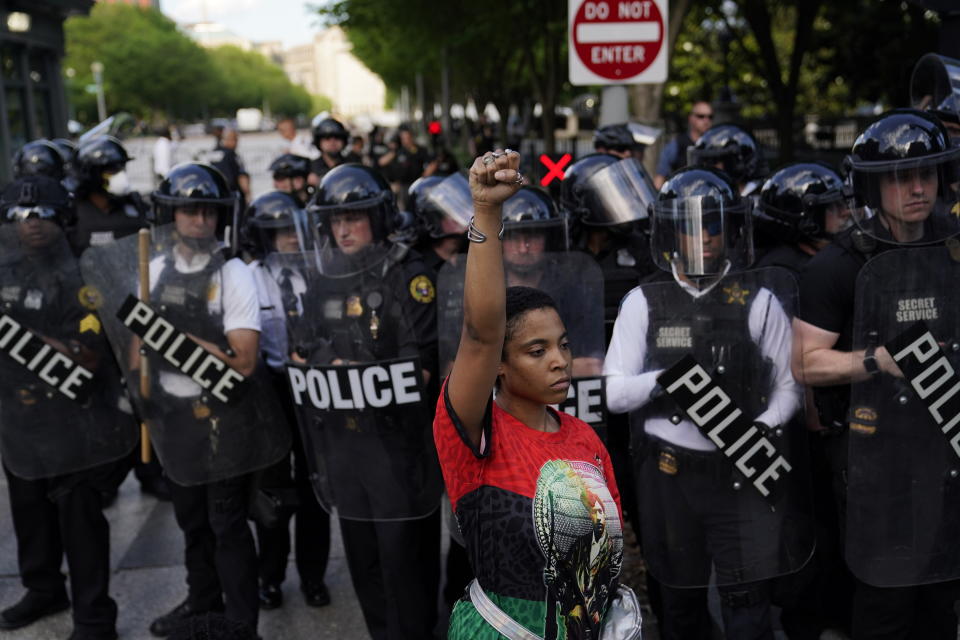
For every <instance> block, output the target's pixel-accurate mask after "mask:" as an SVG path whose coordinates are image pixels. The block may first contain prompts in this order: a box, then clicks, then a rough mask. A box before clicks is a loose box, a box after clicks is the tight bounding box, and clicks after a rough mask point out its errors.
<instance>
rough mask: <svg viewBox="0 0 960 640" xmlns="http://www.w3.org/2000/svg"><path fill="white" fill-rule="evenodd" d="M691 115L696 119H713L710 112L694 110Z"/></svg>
mask: <svg viewBox="0 0 960 640" xmlns="http://www.w3.org/2000/svg"><path fill="white" fill-rule="evenodd" d="M691 115H692V116H693V117H694V118H697V119H698V120H713V114H712V113H696V112H695V113H693V114H691Z"/></svg>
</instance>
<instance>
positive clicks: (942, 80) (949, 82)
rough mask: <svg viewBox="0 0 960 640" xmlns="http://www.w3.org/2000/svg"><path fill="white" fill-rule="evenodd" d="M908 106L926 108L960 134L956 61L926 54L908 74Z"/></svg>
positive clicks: (959, 65) (953, 133)
mask: <svg viewBox="0 0 960 640" xmlns="http://www.w3.org/2000/svg"><path fill="white" fill-rule="evenodd" d="M910 106H912V107H913V108H914V109H919V110H920V111H927V112H929V113H931V114H932V115H933V116H935V117H936V118H938V119H939V120H940V122H942V123H943V124H944V126H945V127H947V131H948V132H949V133H950V135H951V136H952V137H958V136H960V60H955V59H953V58H948V57H946V56H941V55H937V54H935V53H928V54H926V55H925V56H923V57H922V58H920V59H919V60H918V61H917V64H916V65H915V66H914V67H913V73H912V74H911V76H910Z"/></svg>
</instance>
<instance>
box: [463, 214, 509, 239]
mask: <svg viewBox="0 0 960 640" xmlns="http://www.w3.org/2000/svg"><path fill="white" fill-rule="evenodd" d="M474 219H475V216H471V217H470V224H469V225H468V226H467V240H469V241H470V242H476V243H477V244H482V243H484V242H486V241H487V234H485V233H484V232H482V231H480V229H477V225H475V224H474V223H473V221H474ZM497 238H499V239H501V240H503V220H501V221H500V231H499V232H498V233H497Z"/></svg>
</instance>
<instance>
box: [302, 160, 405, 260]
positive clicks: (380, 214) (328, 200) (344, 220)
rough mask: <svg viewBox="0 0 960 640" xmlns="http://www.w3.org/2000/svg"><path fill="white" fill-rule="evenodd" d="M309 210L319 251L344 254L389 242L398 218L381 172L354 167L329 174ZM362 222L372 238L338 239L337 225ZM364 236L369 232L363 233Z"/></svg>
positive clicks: (336, 169) (350, 166) (342, 166)
mask: <svg viewBox="0 0 960 640" xmlns="http://www.w3.org/2000/svg"><path fill="white" fill-rule="evenodd" d="M308 210H309V213H310V217H311V223H312V225H313V228H314V230H315V233H316V242H317V246H318V248H321V249H334V248H338V249H340V250H341V251H342V252H343V253H345V254H351V253H355V252H357V251H359V250H361V249H363V248H365V247H366V246H369V245H370V244H377V243H381V242H384V241H386V240H387V238H388V236H389V235H390V234H391V233H392V232H393V230H394V228H395V227H396V224H397V218H398V212H397V206H396V203H395V202H394V198H393V192H392V191H391V190H390V185H388V184H387V181H386V180H384V178H383V176H381V175H380V173H379V172H378V171H376V170H374V169H371V168H370V167H367V166H364V165H362V164H355V163H350V164H342V165H340V166H338V167H334V168H333V169H331V170H330V171H328V172H327V173H326V174H325V175H324V176H323V178H322V179H321V180H320V184H319V185H318V186H317V192H316V193H315V194H314V196H313V200H311V201H310V205H309V207H308ZM363 218H366V220H367V221H368V223H369V237H367V236H366V235H361V236H359V237H344V238H341V237H337V236H336V230H335V228H334V227H335V226H336V225H338V224H356V223H360V222H362V219H363ZM363 234H367V232H366V231H365V230H364V231H363ZM349 235H352V234H349Z"/></svg>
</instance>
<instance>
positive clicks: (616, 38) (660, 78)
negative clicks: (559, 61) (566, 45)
mask: <svg viewBox="0 0 960 640" xmlns="http://www.w3.org/2000/svg"><path fill="white" fill-rule="evenodd" d="M569 3H570V14H569V15H570V25H569V26H570V60H569V64H570V83H571V84H575V85H589V84H639V83H652V82H665V81H666V79H667V24H668V22H667V0H569Z"/></svg>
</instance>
